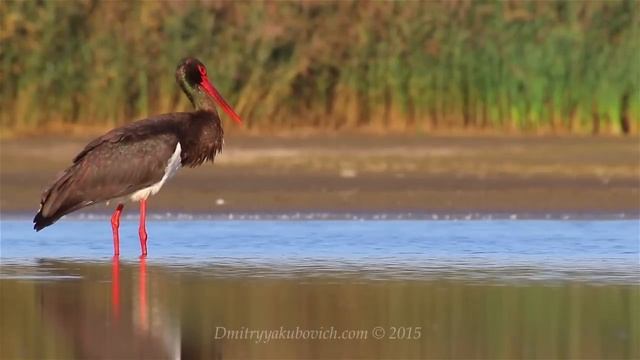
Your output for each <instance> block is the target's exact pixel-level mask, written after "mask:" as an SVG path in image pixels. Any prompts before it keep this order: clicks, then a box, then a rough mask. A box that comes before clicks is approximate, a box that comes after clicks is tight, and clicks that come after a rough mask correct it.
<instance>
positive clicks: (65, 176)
mask: <svg viewBox="0 0 640 360" xmlns="http://www.w3.org/2000/svg"><path fill="white" fill-rule="evenodd" d="M74 175H76V168H75V167H74V166H72V167H70V168H68V169H66V170H65V171H64V172H62V174H61V175H60V176H59V177H58V179H57V180H56V181H55V182H54V183H53V184H52V185H51V186H50V187H49V188H48V189H47V190H45V192H44V193H43V194H42V199H41V201H40V210H38V213H37V214H36V216H35V217H34V218H33V228H34V229H35V230H36V231H40V230H42V229H44V228H45V227H47V226H49V225H51V224H53V223H54V222H56V221H58V219H60V218H61V217H62V216H64V215H65V214H68V213H70V212H71V211H73V210H76V209H78V208H80V207H82V206H79V205H80V204H79V201H77V199H74V198H70V197H69V196H68V195H69V191H68V189H69V185H70V183H71V182H72V181H73V177H74Z"/></svg>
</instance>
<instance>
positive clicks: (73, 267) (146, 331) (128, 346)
mask: <svg viewBox="0 0 640 360" xmlns="http://www.w3.org/2000/svg"><path fill="white" fill-rule="evenodd" d="M139 261H140V262H139V264H138V266H137V269H136V267H134V266H127V265H124V266H121V264H120V262H119V259H118V258H117V257H114V259H113V262H112V263H111V268H110V270H111V277H112V278H111V280H112V281H111V293H112V294H111V295H112V296H111V309H109V308H106V307H103V306H100V304H101V303H100V302H94V301H93V300H92V299H93V297H94V296H95V294H94V292H96V290H95V289H96V288H95V285H96V282H97V281H96V280H97V279H96V273H98V274H103V275H106V276H109V275H107V274H108V272H106V271H104V270H106V269H107V268H105V267H104V266H100V265H93V264H77V263H62V262H46V263H43V266H44V267H46V268H47V270H48V271H56V270H55V269H60V270H63V272H64V273H67V274H69V273H76V274H78V272H80V274H79V275H82V278H81V280H79V281H77V282H76V281H69V282H67V283H64V284H61V283H56V284H55V286H51V285H50V284H46V283H43V284H42V285H40V286H39V288H40V299H41V306H42V312H43V315H44V320H45V321H46V322H47V323H51V324H52V325H53V327H54V328H55V329H56V330H57V331H56V333H57V334H61V335H62V336H60V337H59V338H61V339H69V340H71V341H72V342H70V343H68V344H66V345H68V346H69V347H70V348H71V349H72V350H73V353H74V354H75V355H76V357H78V358H87V359H124V358H152V359H158V358H162V359H165V358H180V342H181V339H180V326H179V324H178V323H177V322H176V320H175V319H173V318H171V317H170V316H169V315H168V313H169V311H168V309H164V308H162V307H161V306H160V305H161V304H159V303H157V302H154V301H153V297H151V299H152V303H151V306H149V303H148V302H149V299H150V297H149V296H148V295H149V294H148V290H149V288H148V280H149V277H148V273H147V264H146V261H145V259H144V258H143V259H140V260H139ZM52 269H54V270H52ZM96 270H98V271H96ZM136 270H137V271H136ZM136 275H137V276H136Z"/></svg>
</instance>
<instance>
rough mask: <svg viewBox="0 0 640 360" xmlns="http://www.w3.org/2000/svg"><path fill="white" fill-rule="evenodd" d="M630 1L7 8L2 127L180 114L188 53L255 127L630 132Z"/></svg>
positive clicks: (634, 55) (633, 121)
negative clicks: (181, 65)
mask: <svg viewBox="0 0 640 360" xmlns="http://www.w3.org/2000/svg"><path fill="white" fill-rule="evenodd" d="M639 4H640V3H639V2H637V1H630V0H629V1H616V0H611V1H504V2H500V1H470V0H469V1H467V0H463V1H357V2H356V1H304V2H280V1H246V2H244V1H211V2H204V1H189V2H182V1H180V2H159V1H146V2H141V1H99V0H86V1H85V0H67V1H2V2H0V23H1V26H2V31H0V41H1V46H0V86H1V91H2V95H1V98H0V107H1V109H2V110H1V111H2V119H1V124H0V125H1V126H0V128H2V129H3V130H4V131H19V130H25V129H26V130H28V129H35V128H39V129H42V128H45V127H51V126H53V125H56V124H58V125H59V124H63V125H64V124H71V125H72V126H74V127H80V126H81V125H82V126H84V125H86V126H104V127H108V126H113V125H116V124H120V123H124V122H128V121H132V120H134V119H137V118H142V117H145V116H147V115H149V114H154V113H161V112H170V111H184V110H188V109H189V105H188V103H187V100H186V98H185V97H184V96H182V94H181V93H180V92H179V90H178V87H177V86H176V84H175V79H174V76H173V71H174V69H175V66H176V65H177V63H178V61H179V60H180V59H181V58H182V57H185V56H187V55H190V56H196V57H198V58H200V59H201V60H202V61H203V62H204V63H205V64H206V65H208V68H209V73H210V77H211V79H212V81H213V83H214V84H215V85H216V86H217V87H218V88H219V89H220V91H221V92H222V93H223V94H224V95H225V96H226V97H227V100H229V101H230V102H231V103H232V104H234V105H235V108H236V110H237V111H238V112H239V113H240V114H241V115H242V116H243V117H244V118H245V121H246V122H247V124H248V127H249V128H253V129H257V130H275V131H277V130H281V129H289V128H292V127H309V128H321V129H337V128H340V129H343V128H349V129H356V128H357V129H379V130H397V131H411V132H421V131H425V132H428V131H439V130H451V129H468V130H469V131H474V130H481V129H486V130H489V131H492V130H497V131H515V132H520V131H523V132H554V133H557V132H561V133H589V132H592V133H629V132H637V129H638V123H639V121H640V93H639V88H640V55H639V54H640V36H639V35H640V34H639V31H638V29H639V23H640V21H639V14H638V8H639V6H640V5H639Z"/></svg>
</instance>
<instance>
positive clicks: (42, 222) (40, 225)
mask: <svg viewBox="0 0 640 360" xmlns="http://www.w3.org/2000/svg"><path fill="white" fill-rule="evenodd" d="M56 220H58V219H57V218H53V217H45V216H43V215H42V209H40V211H38V213H37V214H36V217H34V218H33V228H34V229H35V230H36V231H40V230H42V229H44V228H46V227H47V226H49V225H51V224H53V223H54V222H56Z"/></svg>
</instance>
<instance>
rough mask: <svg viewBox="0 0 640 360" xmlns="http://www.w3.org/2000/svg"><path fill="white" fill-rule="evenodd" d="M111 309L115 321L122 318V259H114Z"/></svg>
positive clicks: (116, 257) (115, 257)
mask: <svg viewBox="0 0 640 360" xmlns="http://www.w3.org/2000/svg"><path fill="white" fill-rule="evenodd" d="M111 309H112V311H113V317H114V318H115V319H118V318H120V259H119V258H118V256H114V257H113V262H112V263H111Z"/></svg>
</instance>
